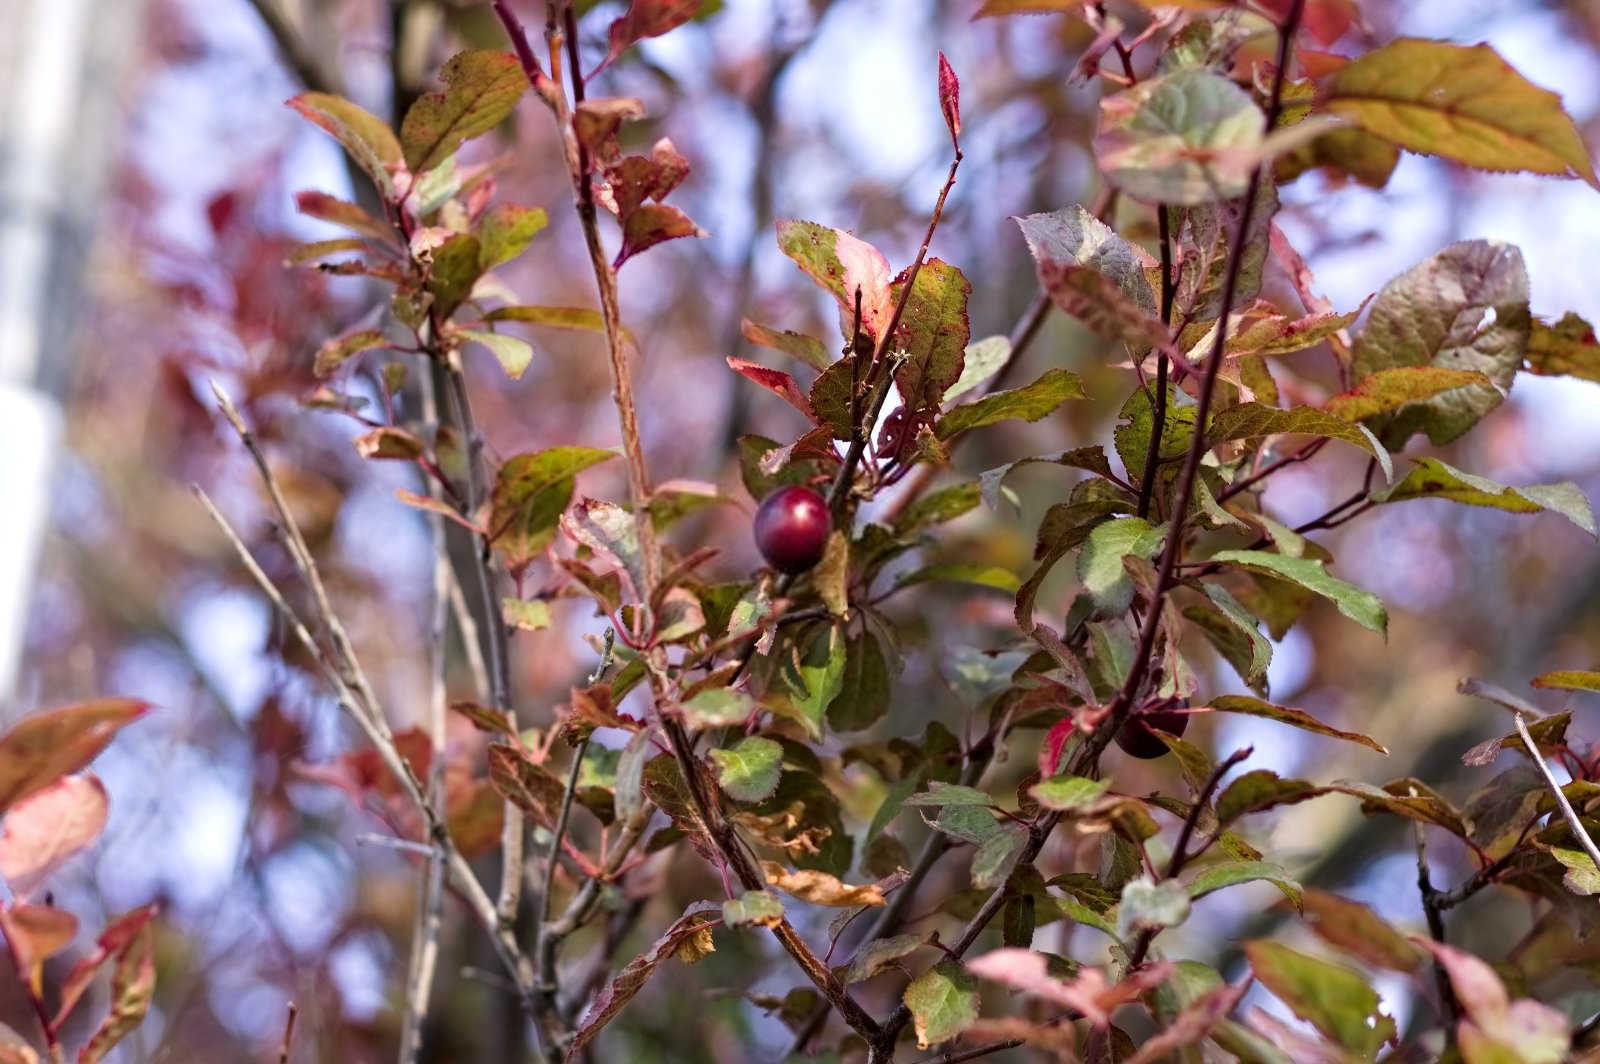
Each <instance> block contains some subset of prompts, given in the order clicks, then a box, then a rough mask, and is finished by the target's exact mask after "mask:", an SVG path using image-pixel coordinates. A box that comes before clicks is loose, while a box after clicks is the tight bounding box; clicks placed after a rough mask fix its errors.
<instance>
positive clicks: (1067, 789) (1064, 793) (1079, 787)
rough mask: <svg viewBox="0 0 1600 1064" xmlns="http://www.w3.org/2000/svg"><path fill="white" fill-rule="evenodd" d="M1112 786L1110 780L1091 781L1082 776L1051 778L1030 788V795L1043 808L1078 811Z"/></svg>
mask: <svg viewBox="0 0 1600 1064" xmlns="http://www.w3.org/2000/svg"><path fill="white" fill-rule="evenodd" d="M1110 786H1111V781H1110V780H1108V779H1103V780H1091V779H1085V778H1084V777H1082V776H1051V777H1050V778H1049V779H1047V780H1040V781H1039V782H1038V783H1035V784H1034V785H1033V786H1032V787H1030V788H1028V793H1029V794H1031V795H1033V798H1034V800H1035V801H1036V802H1038V803H1039V804H1040V805H1041V806H1043V807H1044V808H1046V809H1051V810H1055V811H1058V812H1059V811H1065V810H1069V809H1076V808H1078V807H1079V806H1082V805H1087V804H1088V803H1090V802H1092V801H1094V800H1095V799H1096V798H1098V797H1100V796H1101V795H1102V794H1104V793H1105V792H1106V788H1108V787H1110Z"/></svg>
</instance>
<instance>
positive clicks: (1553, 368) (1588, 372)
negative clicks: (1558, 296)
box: [1526, 310, 1600, 384]
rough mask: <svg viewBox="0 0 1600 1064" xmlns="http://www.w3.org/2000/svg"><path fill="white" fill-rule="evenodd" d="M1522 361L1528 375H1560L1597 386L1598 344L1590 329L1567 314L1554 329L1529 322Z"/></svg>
mask: <svg viewBox="0 0 1600 1064" xmlns="http://www.w3.org/2000/svg"><path fill="white" fill-rule="evenodd" d="M1526 357H1527V360H1528V364H1527V369H1528V372H1529V373H1537V374H1540V375H1541V376H1555V375H1558V374H1564V375H1566V376H1569V377H1577V378H1578V379H1579V380H1586V381H1594V382H1595V383H1597V384H1600V341H1597V340H1596V339H1595V335H1594V326H1592V325H1590V324H1589V323H1588V322H1586V321H1584V320H1583V319H1582V318H1580V317H1579V316H1578V315H1576V314H1574V313H1572V311H1570V310H1569V311H1567V313H1565V314H1563V315H1562V316H1561V320H1560V321H1558V322H1556V323H1555V324H1554V325H1547V324H1545V323H1544V322H1542V321H1540V320H1539V319H1538V318H1535V319H1533V331H1532V332H1531V333H1530V334H1529V336H1528V351H1527V356H1526Z"/></svg>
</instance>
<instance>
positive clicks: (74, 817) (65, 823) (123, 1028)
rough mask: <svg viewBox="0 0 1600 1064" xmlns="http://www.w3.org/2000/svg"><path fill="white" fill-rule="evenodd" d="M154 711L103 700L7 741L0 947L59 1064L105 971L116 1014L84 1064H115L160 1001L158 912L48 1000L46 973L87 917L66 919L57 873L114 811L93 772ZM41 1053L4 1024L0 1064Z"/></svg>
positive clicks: (101, 940)
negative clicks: (110, 1063) (111, 1058)
mask: <svg viewBox="0 0 1600 1064" xmlns="http://www.w3.org/2000/svg"><path fill="white" fill-rule="evenodd" d="M148 708H149V707H148V706H146V705H145V704H144V703H142V702H136V701H132V700H130V699H114V698H108V699H101V700H98V701H93V702H83V703H79V704H77V705H71V706H63V707H61V708H59V709H53V710H48V711H45V712H42V713H35V714H33V715H32V716H28V717H24V718H23V719H22V720H21V721H19V722H18V723H17V724H16V725H15V726H14V727H13V728H11V729H10V730H9V731H7V732H6V733H5V734H4V735H0V815H3V816H4V818H5V819H4V821H3V822H0V876H3V877H4V878H5V882H6V886H7V887H8V888H9V890H10V894H11V898H10V900H9V901H8V902H6V903H4V904H3V905H0V936H3V937H4V939H5V943H6V948H7V950H8V951H9V952H10V954H11V964H12V968H13V970H14V971H15V972H16V976H17V981H18V985H19V986H20V987H21V989H22V992H23V993H24V994H25V995H26V997H27V1000H28V1001H29V1003H30V1004H31V1005H32V1007H33V1010H34V1012H35V1014H36V1015H37V1016H38V1021H39V1028H40V1031H41V1033H42V1034H43V1036H44V1042H45V1045H46V1047H47V1048H48V1052H49V1054H50V1059H51V1060H60V1059H62V1056H61V1054H62V1052H63V1046H62V1036H63V1033H64V1032H65V1031H66V1029H67V1025H68V1023H69V1022H70V1021H71V1020H72V1019H73V1017H74V1015H76V1013H75V1010H76V1009H77V1006H78V1004H79V1003H80V1002H81V1001H82V1000H83V997H84V994H85V993H86V992H87V991H88V990H89V989H90V987H91V986H93V985H94V981H95V977H96V976H97V975H98V974H99V973H100V970H101V969H102V968H106V967H109V968H110V971H111V993H110V1003H109V1004H110V1007H109V1009H108V1010H107V1013H106V1015H105V1016H104V1017H103V1018H102V1019H101V1020H100V1022H99V1024H98V1025H97V1026H96V1027H95V1029H94V1031H93V1032H92V1033H91V1034H90V1035H89V1037H88V1039H87V1040H86V1041H85V1042H84V1043H83V1045H82V1046H81V1047H80V1048H79V1050H78V1057H77V1059H78V1061H79V1064H93V1062H94V1061H97V1060H101V1059H104V1057H105V1056H106V1054H107V1053H109V1052H110V1051H111V1050H112V1048H113V1047H114V1046H116V1044H117V1043H118V1042H120V1041H121V1040H122V1039H123V1038H124V1037H126V1036H127V1034H128V1032H130V1031H132V1030H133V1029H134V1028H135V1027H137V1026H139V1023H140V1022H141V1021H142V1020H143V1019H144V1017H145V1013H146V1012H147V1011H148V1010H149V1008H150V1001H151V998H152V997H153V996H154V994H155V985H156V964H155V926H154V924H153V923H152V922H151V921H152V920H153V919H154V918H155V916H156V909H157V907H156V906H155V905H145V906H142V907H140V908H138V909H134V910H132V911H131V912H127V913H124V914H122V915H121V916H119V917H117V918H116V919H114V920H112V921H111V922H110V923H109V924H107V925H106V926H105V928H104V929H103V930H102V931H101V932H100V934H99V935H98V936H97V937H96V938H95V941H94V946H93V947H92V948H91V949H88V950H86V951H84V952H83V953H82V954H81V955H80V956H79V957H78V959H77V960H76V961H75V962H74V964H73V966H72V969H71V971H69V972H68V973H67V974H66V976H65V977H64V978H63V979H62V980H61V982H60V983H59V985H58V986H57V987H56V990H55V1002H54V1006H53V1007H52V1005H51V1003H50V1002H48V1001H47V1000H46V997H45V993H46V992H45V979H44V966H45V962H46V961H48V960H49V959H50V958H51V957H54V956H56V955H57V954H60V953H62V952H63V951H64V950H66V949H68V948H69V947H70V946H71V945H72V944H73V942H74V941H75V940H76V939H77V937H78V930H79V924H78V918H77V917H76V916H74V915H73V914H72V913H70V912H68V911H67V910H65V909H60V908H57V907H56V905H55V902H54V900H53V896H52V892H51V890H50V883H51V881H52V877H53V875H54V873H55V872H56V871H57V870H58V869H59V868H60V867H61V866H62V865H63V864H65V863H66V862H67V861H69V860H71V859H72V858H73V857H74V856H76V855H77V854H79V853H82V852H83V851H84V850H85V849H87V848H88V847H89V846H91V845H92V844H93V843H94V841H95V840H96V839H97V838H99V837H100V833H101V832H102V831H103V830H104V829H105V826H106V817H107V815H108V813H109V811H110V800H109V798H108V797H107V795H106V789H105V785H104V784H102V783H101V782H100V779H99V777H98V776H96V775H95V774H94V773H93V772H88V771H85V769H86V768H87V766H88V765H89V763H90V762H91V761H93V760H94V759H95V758H96V757H98V756H99V754H100V751H102V750H104V749H105V748H106V745H107V744H108V743H110V742H111V740H112V738H113V737H114V736H115V735H116V733H117V732H118V731H119V730H121V729H122V728H123V727H125V726H126V725H128V724H131V723H133V722H134V721H136V720H138V719H139V718H140V717H142V716H143V715H144V714H145V713H146V712H147V711H148ZM39 1060H40V1056H39V1053H38V1052H37V1050H36V1049H35V1048H34V1045H33V1043H32V1042H31V1041H30V1040H29V1039H27V1038H25V1037H24V1036H23V1035H21V1034H19V1033H18V1032H16V1031H14V1030H12V1029H11V1028H9V1027H6V1026H4V1025H0V1061H4V1062H5V1064H38V1062H39Z"/></svg>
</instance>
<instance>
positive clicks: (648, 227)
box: [611, 203, 710, 269]
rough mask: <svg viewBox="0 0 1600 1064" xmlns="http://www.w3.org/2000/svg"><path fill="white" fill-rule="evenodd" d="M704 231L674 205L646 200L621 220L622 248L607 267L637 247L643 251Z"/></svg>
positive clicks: (628, 256) (630, 255)
mask: <svg viewBox="0 0 1600 1064" xmlns="http://www.w3.org/2000/svg"><path fill="white" fill-rule="evenodd" d="M708 235H710V234H708V233H707V232H706V231H705V230H704V229H701V228H700V227H699V226H698V225H696V224H694V219H692V218H690V217H689V216H688V215H687V214H684V213H683V212H682V211H680V210H679V209H678V208H676V207H672V206H668V205H667V204H665V203H646V204H645V205H644V206H642V207H640V208H639V209H638V210H636V211H634V212H633V213H632V214H630V215H628V220H627V221H626V222H624V223H623V224H622V248H621V250H619V251H618V252H617V257H616V258H615V259H614V260H612V263H611V268H612V269H619V268H620V267H621V266H622V264H623V263H624V262H627V261H628V260H629V259H631V258H633V257H634V256H635V255H637V254H639V253H640V252H641V251H647V250H649V249H650V248H653V247H655V246H656V245H657V244H660V243H662V242H663V241H666V240H676V239H678V238H679V237H685V236H696V237H703V236H708Z"/></svg>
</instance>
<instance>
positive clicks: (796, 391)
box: [728, 358, 817, 424]
mask: <svg viewBox="0 0 1600 1064" xmlns="http://www.w3.org/2000/svg"><path fill="white" fill-rule="evenodd" d="M728 368H729V369H731V370H733V371H734V372H735V373H737V374H739V375H740V376H741V377H746V378H748V379H750V380H752V381H755V382H756V383H757V384H759V385H761V387H763V388H765V389H767V391H769V392H771V393H772V394H773V395H776V396H778V397H779V398H780V399H783V400H784V401H786V402H787V403H788V404H789V405H790V406H792V407H794V408H795V409H796V410H798V411H800V412H801V413H802V414H804V415H805V416H806V420H807V421H810V422H811V423H812V424H816V423H817V415H816V414H815V412H813V411H812V409H811V400H810V399H808V398H806V393H805V392H803V391H801V390H800V386H799V385H798V384H796V383H795V380H794V378H793V377H791V376H790V375H789V374H787V373H785V372H783V370H781V369H771V368H769V367H767V366H763V365H762V364H761V363H759V362H750V361H747V360H745V359H742V358H729V359H728Z"/></svg>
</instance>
